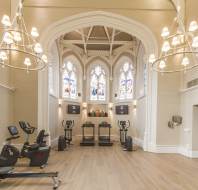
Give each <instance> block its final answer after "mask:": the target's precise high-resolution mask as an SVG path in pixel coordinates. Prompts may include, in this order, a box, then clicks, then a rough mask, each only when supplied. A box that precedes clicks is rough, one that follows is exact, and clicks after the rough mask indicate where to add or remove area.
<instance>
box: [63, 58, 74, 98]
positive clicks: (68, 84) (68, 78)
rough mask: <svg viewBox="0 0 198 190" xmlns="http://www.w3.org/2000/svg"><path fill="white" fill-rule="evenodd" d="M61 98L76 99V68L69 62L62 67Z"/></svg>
mask: <svg viewBox="0 0 198 190" xmlns="http://www.w3.org/2000/svg"><path fill="white" fill-rule="evenodd" d="M62 76H63V98H72V99H75V98H77V74H76V67H75V65H74V64H73V63H71V62H70V61H68V62H66V63H65V64H64V65H63V75H62Z"/></svg>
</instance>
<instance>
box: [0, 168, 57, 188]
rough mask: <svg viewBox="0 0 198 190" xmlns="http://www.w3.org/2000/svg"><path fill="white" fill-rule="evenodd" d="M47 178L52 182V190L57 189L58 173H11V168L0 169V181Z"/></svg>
mask: <svg viewBox="0 0 198 190" xmlns="http://www.w3.org/2000/svg"><path fill="white" fill-rule="evenodd" d="M43 177H45V178H46V177H49V178H52V180H53V189H58V187H59V185H60V183H61V180H59V179H58V172H38V173H36V172H34V173H33V172H17V173H16V172H13V168H12V167H0V181H1V180H3V179H7V178H43Z"/></svg>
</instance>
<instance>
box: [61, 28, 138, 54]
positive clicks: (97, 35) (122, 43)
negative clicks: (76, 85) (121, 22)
mask: <svg viewBox="0 0 198 190" xmlns="http://www.w3.org/2000/svg"><path fill="white" fill-rule="evenodd" d="M61 43H62V45H63V46H64V47H65V48H71V47H76V49H79V50H81V51H83V52H84V54H85V55H87V56H89V55H90V52H92V53H93V52H98V51H99V52H105V55H109V56H111V55H112V54H113V53H114V51H115V50H119V49H121V48H122V49H125V50H131V51H134V50H135V49H136V47H137V46H138V43H139V40H138V39H137V38H136V37H134V36H131V35H130V34H127V33H125V32H122V31H120V30H117V29H114V28H110V27H106V26H91V27H87V28H82V29H79V30H76V31H72V32H70V33H67V34H65V35H64V36H62V37H61Z"/></svg>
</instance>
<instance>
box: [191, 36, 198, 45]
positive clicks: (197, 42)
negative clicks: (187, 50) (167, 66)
mask: <svg viewBox="0 0 198 190" xmlns="http://www.w3.org/2000/svg"><path fill="white" fill-rule="evenodd" d="M192 47H193V48H198V36H195V37H194V38H193V42H192Z"/></svg>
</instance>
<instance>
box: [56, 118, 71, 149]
mask: <svg viewBox="0 0 198 190" xmlns="http://www.w3.org/2000/svg"><path fill="white" fill-rule="evenodd" d="M62 127H63V128H64V132H65V135H64V136H63V135H61V136H59V139H58V151H63V150H65V149H66V148H67V147H69V146H70V145H72V143H71V142H72V130H73V127H74V120H63V121H62Z"/></svg>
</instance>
